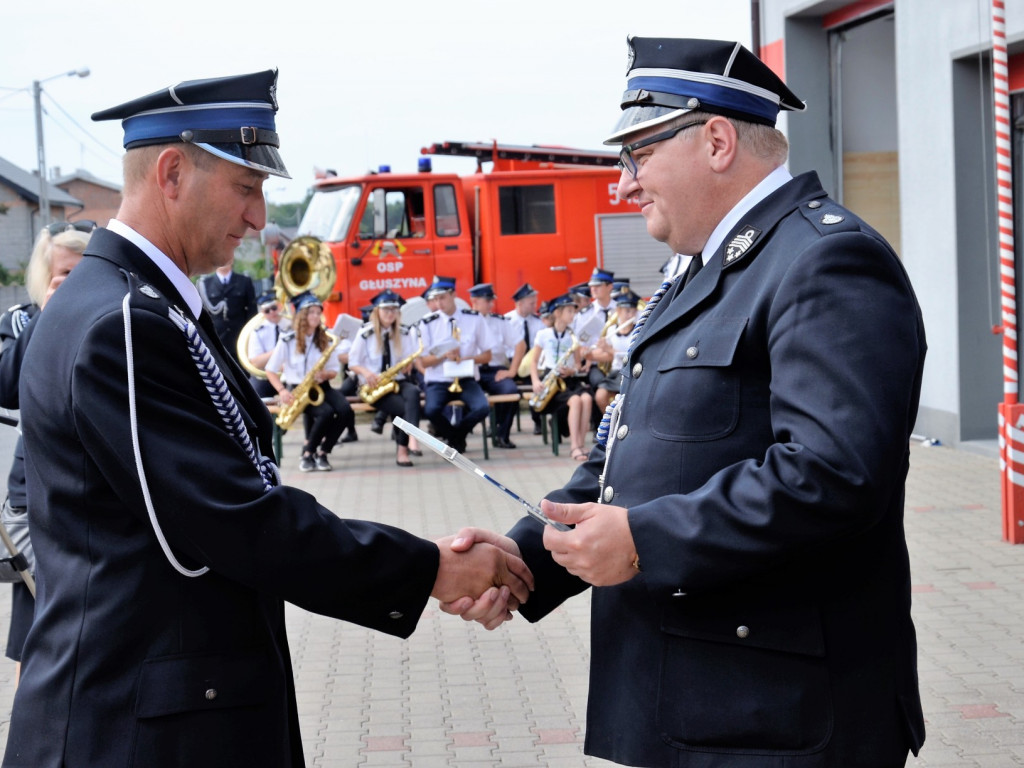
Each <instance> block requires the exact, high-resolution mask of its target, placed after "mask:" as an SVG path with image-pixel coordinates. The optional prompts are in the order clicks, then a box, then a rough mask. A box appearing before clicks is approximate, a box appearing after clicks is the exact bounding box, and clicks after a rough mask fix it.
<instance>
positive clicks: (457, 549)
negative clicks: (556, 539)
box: [430, 528, 534, 629]
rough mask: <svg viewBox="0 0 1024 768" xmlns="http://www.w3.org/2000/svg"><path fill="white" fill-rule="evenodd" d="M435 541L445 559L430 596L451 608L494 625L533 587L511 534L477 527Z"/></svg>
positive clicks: (527, 594) (470, 617) (524, 600)
mask: <svg viewBox="0 0 1024 768" xmlns="http://www.w3.org/2000/svg"><path fill="white" fill-rule="evenodd" d="M434 543H435V544H437V547H438V549H439V550H440V552H441V561H440V564H439V565H438V568H437V578H436V580H435V581H434V588H433V589H432V590H431V592H430V596H431V597H435V598H437V599H438V600H439V601H440V603H441V610H443V611H445V612H446V613H452V614H457V615H459V616H462V617H463V618H465V619H467V620H474V621H478V622H480V623H481V624H483V625H484V626H485V627H487V629H494V628H495V627H498V626H499V625H500V624H502V623H503V622H505V621H507V620H509V619H511V618H512V613H511V612H512V611H513V610H515V609H516V608H518V607H519V605H520V604H522V603H525V602H526V600H527V598H528V597H529V596H530V592H532V591H533V586H534V584H533V574H532V573H530V569H529V568H528V567H527V566H526V563H524V562H523V559H522V557H521V556H520V552H519V545H518V544H516V543H515V542H514V541H513V540H512V539H510V538H508V537H507V536H502V535H500V534H497V533H493V532H491V531H484V530H480V529H476V528H473V529H464V530H463V531H460V532H459V533H457V534H456V535H454V536H446V537H445V538H443V539H438V540H437V541H436V542H434Z"/></svg>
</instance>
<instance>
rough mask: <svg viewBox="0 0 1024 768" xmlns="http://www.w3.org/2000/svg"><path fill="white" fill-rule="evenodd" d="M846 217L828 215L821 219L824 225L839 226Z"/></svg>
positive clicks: (833, 214)
mask: <svg viewBox="0 0 1024 768" xmlns="http://www.w3.org/2000/svg"><path fill="white" fill-rule="evenodd" d="M845 218H846V217H845V216H839V215H837V214H835V213H826V214H825V215H824V216H822V217H821V223H822V224H838V223H839V222H840V221H842V220H843V219H845Z"/></svg>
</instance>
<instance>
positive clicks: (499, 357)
mask: <svg viewBox="0 0 1024 768" xmlns="http://www.w3.org/2000/svg"><path fill="white" fill-rule="evenodd" d="M494 299H495V295H494V288H493V287H492V286H491V284H490V283H480V284H479V285H474V286H473V287H472V288H470V289H469V301H470V304H472V305H473V309H475V310H476V311H477V312H479V313H480V318H481V320H482V321H483V323H484V327H485V328H487V331H488V332H489V334H490V340H489V341H488V342H487V348H488V349H490V351H491V362H489V363H485V364H483V365H481V366H480V386H481V387H482V388H483V390H484V392H486V393H487V394H489V395H518V394H519V387H518V386H516V381H515V375H516V374H515V372H516V371H517V370H518V369H519V362H520V361H521V360H522V359H523V357H524V356H525V355H526V350H527V346H526V342H525V341H524V340H523V336H522V333H521V332H520V331H519V329H518V327H517V326H516V325H514V324H513V323H512V322H511V321H509V320H508V319H506V318H505V316H504V315H498V314H495V312H494ZM518 410H519V403H518V402H514V403H496V404H495V406H494V422H495V423H494V445H495V446H497V447H498V448H515V447H516V444H515V443H513V442H512V440H511V439H510V435H511V432H512V422H513V421H515V419H516V411H518Z"/></svg>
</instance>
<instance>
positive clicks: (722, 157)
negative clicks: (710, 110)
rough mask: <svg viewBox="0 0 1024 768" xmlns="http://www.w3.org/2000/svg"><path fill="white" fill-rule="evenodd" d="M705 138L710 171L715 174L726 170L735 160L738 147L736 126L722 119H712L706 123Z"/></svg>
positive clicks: (719, 117) (718, 117)
mask: <svg viewBox="0 0 1024 768" xmlns="http://www.w3.org/2000/svg"><path fill="white" fill-rule="evenodd" d="M706 136H707V138H708V147H709V150H708V156H709V162H710V164H711V168H712V170H714V171H716V172H717V173H722V172H724V171H726V170H728V169H729V166H731V165H732V163H733V161H734V160H735V159H736V150H737V147H738V145H739V137H738V136H737V135H736V126H735V125H733V124H732V123H731V122H730V121H729V120H727V119H726V118H724V117H721V116H717V117H713V118H711V120H709V121H708V124H707V131H706Z"/></svg>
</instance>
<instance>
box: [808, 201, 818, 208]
mask: <svg viewBox="0 0 1024 768" xmlns="http://www.w3.org/2000/svg"><path fill="white" fill-rule="evenodd" d="M807 207H808V208H821V201H820V200H811V202H809V203H808V204H807Z"/></svg>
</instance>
